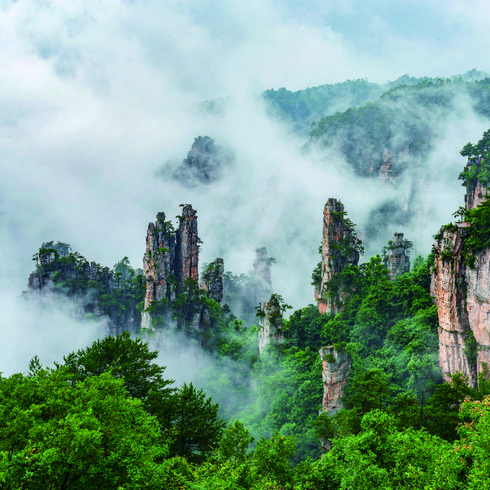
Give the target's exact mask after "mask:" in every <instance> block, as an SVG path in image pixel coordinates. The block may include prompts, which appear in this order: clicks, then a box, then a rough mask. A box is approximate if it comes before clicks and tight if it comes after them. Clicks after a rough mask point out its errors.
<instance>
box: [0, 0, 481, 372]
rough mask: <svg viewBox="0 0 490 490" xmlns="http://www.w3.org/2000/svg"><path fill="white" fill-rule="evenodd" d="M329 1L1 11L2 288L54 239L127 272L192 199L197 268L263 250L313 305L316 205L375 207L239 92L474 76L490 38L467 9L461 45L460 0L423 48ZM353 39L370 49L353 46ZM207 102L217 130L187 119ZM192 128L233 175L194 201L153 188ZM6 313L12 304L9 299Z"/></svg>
mask: <svg viewBox="0 0 490 490" xmlns="http://www.w3.org/2000/svg"><path fill="white" fill-rule="evenodd" d="M312 5H313V7H312ZM336 5H338V3H333V2H331V3H325V2H315V3H314V4H308V5H305V4H304V3H299V2H293V1H289V2H276V1H272V0H270V1H265V0H264V1H258V0H256V1H250V2H242V1H238V0H232V1H226V2H225V1H221V2H215V1H212V2H211V1H208V2H204V1H202V0H201V1H199V2H198V1H194V2H184V3H182V2H177V1H166V2H157V1H155V0H149V1H147V2H138V1H133V2H128V1H118V0H99V1H98V2H91V3H90V4H87V2H82V1H80V0H73V1H71V2H64V1H56V0H53V1H50V2H42V1H35V0H23V1H18V2H15V3H13V2H8V1H3V2H1V3H0V57H1V59H2V64H1V65H0V161H1V162H2V163H1V165H2V179H1V181H0V226H1V228H0V229H1V230H2V231H1V232H0V254H1V256H2V259H3V260H2V264H1V266H0V267H1V271H0V272H1V274H2V275H3V276H4V277H5V276H7V277H9V278H11V282H9V284H8V285H6V284H2V294H3V295H4V296H5V295H7V296H8V294H10V292H11V291H12V290H15V294H17V293H18V292H19V291H20V290H21V289H22V288H25V286H26V281H27V275H28V273H29V272H30V270H31V268H32V262H31V260H30V259H31V256H32V254H33V253H34V252H35V251H36V250H37V248H38V247H39V246H40V244H41V243H42V242H43V241H49V240H59V241H65V242H68V243H70V244H71V245H72V247H73V249H74V250H78V251H80V253H82V254H83V255H85V256H86V257H87V258H88V259H89V260H96V261H98V262H101V263H103V264H104V265H109V266H112V265H113V264H114V263H115V262H116V261H118V260H119V259H121V258H122V257H123V256H125V255H128V256H129V257H130V259H131V262H132V264H133V266H136V267H138V266H140V265H141V260H142V255H143V252H144V239H145V232H146V226H147V223H148V222H149V221H153V220H154V217H155V215H156V213H157V212H158V211H165V212H166V213H167V215H168V216H169V217H170V218H173V216H175V215H176V214H178V210H179V208H178V205H179V204H180V203H183V202H189V203H192V204H193V205H194V207H195V208H196V209H197V210H198V213H199V220H200V225H199V226H200V234H201V236H202V239H203V240H204V242H205V243H204V246H203V253H204V257H203V260H204V261H210V260H212V259H214V258H215V257H216V256H217V255H226V256H225V261H226V262H225V265H226V268H227V269H232V270H233V271H235V272H242V271H244V270H246V269H247V268H249V267H250V266H251V263H252V261H253V250H254V248H255V247H256V246H261V245H264V244H265V245H267V246H268V248H269V252H270V254H271V255H273V256H275V257H276V258H277V259H278V264H277V266H276V267H275V270H273V281H274V284H275V286H276V288H277V290H278V292H280V293H281V294H283V295H284V297H285V299H286V301H287V302H288V303H294V304H295V306H301V305H302V304H305V302H309V301H311V295H312V292H311V288H310V286H309V276H310V273H311V269H312V267H313V265H314V262H315V261H316V258H317V257H316V250H317V247H318V244H319V241H320V238H321V220H322V211H323V204H324V203H325V201H326V200H327V199H328V197H330V196H331V195H335V196H338V197H341V198H343V200H344V201H345V203H346V207H347V210H348V211H349V214H350V215H351V216H352V218H353V219H354V220H356V219H357V218H356V214H357V215H358V216H360V218H359V221H362V219H363V213H364V214H365V210H366V208H367V207H366V203H369V205H374V204H375V203H376V202H378V199H379V197H380V196H378V195H377V191H376V190H374V189H373V188H372V187H370V186H367V185H366V184H364V183H363V184H362V185H361V184H359V183H358V182H357V181H356V179H354V178H353V177H352V175H350V173H349V170H348V169H347V168H346V167H345V165H344V164H343V162H342V160H341V159H339V158H338V157H337V156H335V155H333V156H332V157H331V158H330V159H329V163H328V164H324V163H322V164H320V163H319V161H318V158H316V157H308V158H306V157H304V156H303V155H302V154H301V153H300V151H299V149H300V147H301V145H302V143H303V141H299V140H296V139H294V137H292V136H291V135H290V134H288V133H287V131H286V130H285V129H284V128H281V127H279V126H278V125H277V124H276V123H274V122H272V121H270V120H269V119H267V117H266V116H265V114H264V111H263V108H262V107H261V106H260V104H259V103H258V101H257V99H256V98H255V96H254V94H257V93H258V92H260V91H261V90H263V89H266V88H271V87H275V88H278V87H280V86H285V87H287V88H289V89H300V88H305V87H307V86H314V85H318V84H322V83H327V82H338V81H343V80H345V79H347V78H351V79H352V78H360V77H366V76H367V77H368V78H371V79H373V80H379V81H385V80H387V79H389V78H395V77H396V76H398V75H401V74H403V73H409V74H416V75H419V74H425V73H428V74H437V73H435V72H437V71H440V72H441V73H442V74H443V75H444V76H445V75H446V74H452V73H454V72H458V71H463V70H465V69H469V68H473V67H474V66H475V67H477V68H479V69H485V68H487V65H488V56H487V50H486V49H479V50H477V49H474V46H483V45H484V44H485V42H486V40H487V39H488V34H487V32H486V31H485V29H484V25H486V24H485V22H488V18H487V17H486V15H487V13H488V12H487V8H486V6H485V4H481V5H480V4H478V3H476V4H474V9H473V11H474V12H475V13H474V14H472V13H467V15H469V16H470V19H472V18H473V19H475V18H476V17H477V16H478V9H481V13H482V14H483V15H482V16H483V17H484V18H483V19H481V22H480V24H478V25H477V28H476V29H475V32H474V33H471V29H468V28H467V27H465V24H466V22H462V21H460V22H458V21H457V20H458V16H459V15H460V11H459V10H458V7H457V2H453V3H451V8H450V9H449V10H448V11H447V12H446V10H445V9H438V10H437V11H436V10H435V9H434V8H432V7H431V10H430V13H431V15H432V16H434V15H436V14H435V13H434V12H437V13H438V15H439V17H438V19H440V20H441V25H442V26H443V27H444V26H446V27H447V26H449V27H453V26H454V32H453V35H454V40H452V41H451V42H450V43H449V44H448V46H449V48H448V47H447V46H446V45H445V44H444V42H442V43H441V42H437V41H436V40H435V36H436V35H438V32H439V27H438V26H437V25H435V26H434V39H432V38H431V37H430V35H428V34H427V35H426V36H421V35H419V33H417V34H416V35H415V34H414V35H413V36H411V35H410V32H411V31H410V29H405V30H404V31H403V32H397V30H396V25H397V24H396V22H395V20H396V15H395V14H396V12H393V11H392V10H390V11H385V10H383V9H385V8H386V5H387V3H386V2H371V3H369V5H367V6H366V7H365V8H364V7H363V8H361V7H360V3H359V2H356V1H355V0H352V1H351V2H349V4H347V3H343V4H342V5H343V6H342V7H341V8H340V7H338V6H336ZM363 5H365V4H363ZM417 5H419V8H420V6H421V7H423V6H424V5H428V6H429V7H430V6H431V5H432V4H431V2H426V3H424V2H418V3H417ZM368 7H369V8H368ZM370 8H371V9H372V12H370V10H369V9H370ZM475 9H476V10H475ZM439 10H440V13H439ZM470 10H471V9H470ZM473 15H474V16H475V17H472V16H473ZM394 19H395V20H394ZM349 22H351V23H352V28H349V27H350V26H349ZM397 22H398V21H397ZM364 25H365V30H364V29H363V26H364ZM482 26H483V27H482ZM414 29H415V28H414ZM468 31H470V32H469V35H468ZM441 32H442V31H441ZM445 32H446V31H444V32H443V34H444V35H445ZM366 34H367V35H369V36H374V38H373V42H372V44H369V43H368V44H366V46H363V47H360V43H361V41H362V40H364V39H366ZM462 34H464V35H465V36H466V37H462ZM359 40H361V41H359ZM371 48H372V50H371V51H370V49H371ZM454 50H455V51H454ZM453 67H454V70H453V69H452V68H453ZM219 95H223V96H226V95H233V96H234V101H235V102H234V105H233V106H232V107H231V109H230V110H229V111H228V112H227V114H226V116H225V117H224V118H222V119H220V118H213V117H210V116H203V115H202V114H199V113H198V112H197V111H196V109H195V104H196V102H199V101H201V100H203V99H206V98H211V97H215V96H219ZM472 124H473V123H472ZM476 126H478V124H476V123H475V125H472V126H471V127H472V128H473V129H472V130H471V131H468V127H466V128H465V126H464V124H460V125H459V126H457V128H458V131H460V132H461V133H459V132H458V137H459V136H460V137H461V139H462V140H463V141H464V142H466V141H467V140H469V139H472V138H473V139H475V138H478V136H479V134H480V133H479V131H480V128H479V127H478V130H475V129H474V128H475V127H476ZM465 132H466V133H471V136H469V135H468V136H467V135H466V134H464V135H463V133H465ZM205 134H206V135H209V136H211V137H213V138H215V139H216V142H217V143H218V144H227V145H229V146H230V147H231V148H233V150H234V151H235V152H236V154H237V162H236V172H235V173H233V174H231V175H229V176H228V177H227V178H226V179H225V180H224V181H223V182H221V183H218V184H216V185H214V186H212V187H210V188H208V189H198V190H189V189H185V188H182V187H180V186H178V185H176V184H175V183H173V182H162V181H160V180H158V179H155V178H154V173H155V171H156V169H157V168H158V167H159V166H161V165H162V164H164V163H165V162H166V161H168V160H181V159H183V158H184V157H185V155H186V153H187V151H188V150H189V148H190V146H191V144H192V141H193V139H194V137H196V136H198V135H205ZM454 141H456V138H454ZM458 158H459V157H458V156H457V155H456V160H457V159H458ZM441 192H443V190H441ZM451 199H452V194H451V193H449V194H448V197H447V202H449V201H451ZM445 202H446V201H445ZM448 205H449V204H448ZM7 290H10V292H9V293H8V294H7V292H6V291H7ZM5 305H6V306H5V308H7V309H9V308H13V303H12V302H11V301H10V300H9V301H7V302H6V303H5ZM9 311H10V310H9ZM4 316H5V318H4V320H3V321H2V325H1V327H2V332H6V331H10V332H11V331H13V330H15V331H16V332H19V333H18V335H19V338H21V337H22V335H30V333H29V332H30V331H31V330H29V329H28V328H27V327H25V331H23V330H22V328H24V327H22V321H23V320H22V319H21V318H19V319H18V318H17V317H15V316H13V315H10V314H7V315H4ZM55 321H56V322H58V321H60V322H62V320H60V319H59V318H58V317H55V318H53V322H55ZM17 329H18V330H17ZM16 335H17V334H16ZM0 369H1V367H0Z"/></svg>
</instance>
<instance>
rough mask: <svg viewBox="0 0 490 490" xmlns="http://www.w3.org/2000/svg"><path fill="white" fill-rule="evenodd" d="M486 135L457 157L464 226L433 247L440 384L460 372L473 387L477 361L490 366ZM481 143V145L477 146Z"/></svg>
mask: <svg viewBox="0 0 490 490" xmlns="http://www.w3.org/2000/svg"><path fill="white" fill-rule="evenodd" d="M489 136H490V134H488V132H487V133H485V134H484V139H482V140H481V141H480V142H479V143H478V144H477V145H475V146H473V145H471V144H470V143H468V145H466V146H465V147H464V148H463V150H462V152H461V154H462V155H463V156H468V157H469V159H468V164H467V165H466V167H465V169H464V171H463V172H462V173H461V175H460V179H462V180H464V184H465V186H466V196H465V205H466V208H465V209H464V210H460V211H459V212H458V213H457V214H460V215H461V217H462V218H463V219H465V220H466V221H464V222H461V223H457V224H456V225H452V224H451V225H446V226H444V227H443V228H442V229H441V231H440V232H439V234H438V235H436V241H435V244H434V254H435V267H434V273H433V275H432V285H431V289H432V294H433V296H434V298H435V300H436V303H437V307H438V315H439V363H440V366H441V370H442V372H443V376H444V378H445V380H448V379H449V377H448V376H449V375H450V374H454V373H455V372H456V371H460V372H462V373H464V374H465V375H466V376H468V377H469V380H470V382H471V384H472V385H475V384H476V383H477V376H478V373H479V372H480V371H481V369H482V362H485V363H489V361H490V246H489V243H490V229H489V224H490V202H489V201H486V199H485V195H486V192H487V191H486V190H485V186H484V183H485V182H486V175H487V173H486V172H487V169H486V168H485V167H484V164H485V160H486V158H482V155H481V153H482V152H483V153H484V152H486V150H485V148H487V146H488V145H487V143H486V141H485V138H487V139H488V137H489ZM482 142H483V143H485V144H482Z"/></svg>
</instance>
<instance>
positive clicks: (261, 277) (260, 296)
mask: <svg viewBox="0 0 490 490" xmlns="http://www.w3.org/2000/svg"><path fill="white" fill-rule="evenodd" d="M270 265H271V259H270V258H269V257H268V254H267V248H266V247H261V248H257V249H256V250H255V260H254V264H253V266H254V278H255V285H254V286H255V287H254V288H255V299H254V303H255V304H256V305H258V304H261V305H263V304H264V303H265V302H266V301H268V300H269V298H270V297H271V294H272V281H271V268H270Z"/></svg>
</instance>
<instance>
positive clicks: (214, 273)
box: [201, 258, 225, 304]
mask: <svg viewBox="0 0 490 490" xmlns="http://www.w3.org/2000/svg"><path fill="white" fill-rule="evenodd" d="M224 272H225V267H224V264H223V259H219V258H218V259H216V260H215V261H214V262H213V263H212V264H210V265H209V267H208V268H207V269H206V271H205V272H204V274H203V278H202V284H201V288H202V289H204V290H205V291H206V294H207V296H208V298H210V299H214V301H216V302H217V303H219V304H221V302H222V301H223V276H224Z"/></svg>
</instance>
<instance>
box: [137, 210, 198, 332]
mask: <svg viewBox="0 0 490 490" xmlns="http://www.w3.org/2000/svg"><path fill="white" fill-rule="evenodd" d="M199 243H200V239H199V236H198V233H197V212H196V210H195V209H193V208H192V206H191V205H190V204H185V205H184V206H183V207H182V215H181V216H179V227H178V229H177V230H175V229H174V227H173V225H172V223H171V222H170V221H165V213H163V212H161V213H158V214H157V221H156V222H155V223H150V224H149V225H148V231H147V235H146V253H145V255H144V257H143V270H144V274H145V278H146V295H145V303H144V313H143V315H142V321H141V328H143V329H148V328H152V319H153V318H154V316H155V314H157V315H158V314H160V313H162V312H161V311H152V310H154V309H155V308H156V307H158V306H159V307H160V309H162V310H163V309H165V308H166V307H168V306H169V305H171V304H172V303H174V301H175V299H176V298H177V296H178V295H179V294H182V293H183V294H184V295H186V296H187V297H188V298H186V299H189V301H188V303H189V304H186V301H185V300H182V301H180V303H181V309H182V310H183V311H182V315H181V317H182V318H185V321H184V323H185V325H186V327H190V328H193V329H197V328H199V323H200V316H201V309H200V308H198V307H197V306H196V305H195V304H193V305H192V307H191V305H190V303H191V302H192V301H191V299H194V298H190V297H191V296H192V295H196V294H197V291H196V290H197V289H198V287H197V284H198V281H199ZM157 309H158V308H157ZM191 310H192V311H191ZM178 318H180V317H178Z"/></svg>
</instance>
